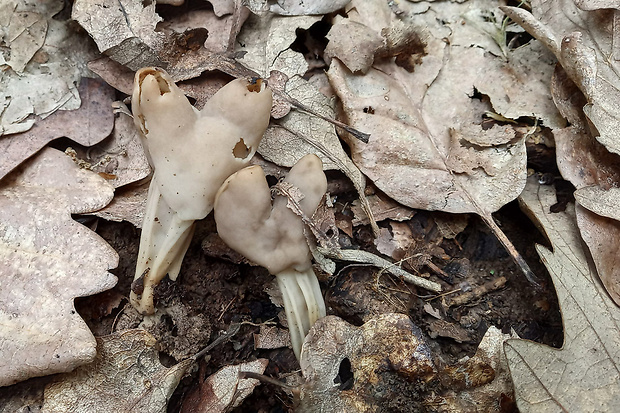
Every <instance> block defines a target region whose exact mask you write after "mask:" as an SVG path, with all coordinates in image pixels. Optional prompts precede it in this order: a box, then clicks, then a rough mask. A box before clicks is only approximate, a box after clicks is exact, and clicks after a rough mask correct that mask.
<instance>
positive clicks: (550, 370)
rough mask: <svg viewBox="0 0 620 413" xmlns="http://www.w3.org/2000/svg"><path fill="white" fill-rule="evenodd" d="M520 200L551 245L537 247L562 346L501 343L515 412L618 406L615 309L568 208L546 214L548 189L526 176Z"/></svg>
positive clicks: (551, 198) (619, 315) (618, 319)
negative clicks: (555, 301) (557, 312)
mask: <svg viewBox="0 0 620 413" xmlns="http://www.w3.org/2000/svg"><path fill="white" fill-rule="evenodd" d="M520 201H521V202H522V203H523V205H524V208H525V210H526V212H527V213H529V214H531V215H532V216H533V219H535V220H536V221H537V223H538V224H539V227H540V228H541V229H542V230H543V231H544V232H545V233H546V235H547V238H548V239H549V240H550V241H551V245H552V247H553V251H550V250H548V249H547V248H545V247H542V246H538V247H537V249H538V253H539V255H540V257H541V259H542V261H543V263H544V264H545V265H546V266H547V269H548V270H549V273H550V274H551V277H552V279H553V283H554V285H555V289H556V291H557V294H558V298H559V301H560V309H561V310H562V317H563V320H564V345H563V346H562V348H561V349H554V348H550V347H547V346H545V345H542V344H537V343H533V342H529V341H525V340H508V341H507V342H506V344H505V346H504V348H505V351H506V356H507V358H508V363H509V366H510V371H511V374H512V378H513V381H514V383H515V389H516V395H517V404H518V406H519V409H520V410H521V411H522V412H556V411H566V410H567V409H570V410H571V411H580V412H595V411H612V410H614V409H615V408H616V407H617V406H618V405H620V388H619V387H618V380H620V369H619V368H618V364H619V363H620V334H619V327H620V310H619V309H618V307H617V306H616V305H615V304H614V303H613V301H612V300H610V299H609V297H608V295H607V293H606V292H605V290H604V289H603V288H602V286H601V285H600V283H599V281H598V279H597V277H596V273H595V271H594V270H593V269H592V267H591V266H590V265H589V263H588V260H587V258H586V255H585V253H584V251H583V248H582V246H581V240H580V239H579V234H578V231H577V226H576V223H575V218H574V215H573V212H572V211H566V212H560V213H550V212H549V207H550V206H551V205H553V204H554V203H555V202H556V200H555V195H554V193H553V189H552V188H551V187H549V186H539V185H538V184H536V183H535V182H533V181H531V182H529V183H528V186H527V187H526V190H525V191H524V192H523V194H522V195H521V197H520Z"/></svg>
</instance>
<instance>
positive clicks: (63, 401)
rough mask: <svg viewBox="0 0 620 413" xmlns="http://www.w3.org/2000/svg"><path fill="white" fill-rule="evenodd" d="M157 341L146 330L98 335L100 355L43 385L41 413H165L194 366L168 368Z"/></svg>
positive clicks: (191, 361)
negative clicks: (161, 359)
mask: <svg viewBox="0 0 620 413" xmlns="http://www.w3.org/2000/svg"><path fill="white" fill-rule="evenodd" d="M156 344H157V342H156V340H155V339H154V338H153V336H151V335H150V334H149V333H147V332H146V331H144V330H126V331H120V332H117V333H114V334H111V335H109V336H103V337H97V357H95V360H94V361H93V362H92V363H90V364H87V365H85V366H82V367H79V368H78V369H76V370H75V371H73V372H71V373H67V374H64V375H62V376H59V377H58V378H57V379H56V380H55V381H54V382H53V383H51V384H49V385H47V386H46V387H45V400H44V404H43V410H42V411H43V412H49V413H52V412H53V413H98V412H101V413H109V412H118V413H130V412H140V413H164V412H166V407H167V405H168V400H169V399H170V396H171V395H172V393H173V392H174V389H176V387H177V385H178V384H179V381H180V380H181V378H182V377H183V376H184V375H185V372H186V371H187V369H188V368H189V367H190V366H191V365H192V363H193V362H194V359H193V358H189V359H186V360H184V361H182V362H180V363H178V364H176V365H174V366H173V367H170V368H166V367H164V366H163V365H162V364H161V363H160V361H159V352H158V351H157V349H156Z"/></svg>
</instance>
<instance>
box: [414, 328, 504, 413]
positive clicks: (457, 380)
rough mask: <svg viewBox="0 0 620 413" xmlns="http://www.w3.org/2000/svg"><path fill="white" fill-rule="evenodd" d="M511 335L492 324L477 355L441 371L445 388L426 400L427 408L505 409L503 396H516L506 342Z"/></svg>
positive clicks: (454, 411) (449, 411)
mask: <svg viewBox="0 0 620 413" xmlns="http://www.w3.org/2000/svg"><path fill="white" fill-rule="evenodd" d="M509 338H510V335H508V334H502V332H501V331H500V330H498V329H497V328H496V327H493V326H491V327H489V329H488V330H487V332H486V333H485V335H484V337H483V338H482V341H481V342H480V344H479V345H478V349H477V350H476V354H474V355H473V356H472V357H464V358H463V359H461V360H459V361H458V362H457V363H456V364H454V365H448V366H445V367H444V368H443V369H441V370H440V371H439V372H438V376H439V380H440V381H441V383H442V386H443V387H444V389H445V391H444V392H442V393H441V394H438V395H431V396H430V397H429V398H427V399H426V401H425V407H426V409H427V410H426V411H428V412H437V413H439V412H442V413H461V412H485V413H491V412H497V413H500V412H506V411H510V410H506V409H505V407H504V406H503V405H502V399H503V398H508V399H509V400H513V399H514V391H513V384H512V380H511V378H510V371H509V369H508V361H507V360H506V356H505V355H504V352H503V343H504V342H505V341H506V340H507V339H509Z"/></svg>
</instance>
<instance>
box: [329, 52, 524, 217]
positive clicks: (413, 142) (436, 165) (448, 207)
mask: <svg viewBox="0 0 620 413" xmlns="http://www.w3.org/2000/svg"><path fill="white" fill-rule="evenodd" d="M429 59H431V60H432V57H429ZM462 63H464V62H460V63H459V64H462ZM375 67H377V68H378V69H380V70H378V69H370V70H369V72H368V73H367V74H366V75H365V76H359V75H355V74H353V73H351V72H350V71H348V69H346V68H345V67H344V66H343V65H342V64H340V63H339V62H338V60H337V59H334V61H333V62H332V65H331V67H330V70H329V72H328V74H329V76H330V80H332V82H333V85H334V87H335V89H336V91H337V93H338V95H339V97H340V99H341V100H342V102H343V106H344V110H345V113H346V115H347V120H348V123H349V124H350V125H351V126H352V127H354V128H356V129H358V130H363V131H365V132H369V133H370V134H371V138H370V142H369V143H368V144H364V143H362V142H360V141H358V140H356V139H347V143H348V144H349V146H350V147H351V155H352V157H353V161H354V162H355V163H356V165H357V166H358V167H359V168H360V169H361V170H362V172H363V173H364V174H365V175H367V176H368V177H369V178H370V179H372V180H373V182H374V183H375V184H376V185H377V187H379V189H381V190H382V191H384V192H385V193H386V194H387V195H389V196H390V197H392V198H394V199H395V200H396V201H398V202H400V203H402V204H404V205H407V206H410V207H412V208H421V209H429V210H442V211H446V212H460V213H464V212H477V213H480V212H482V211H483V213H489V212H494V211H496V210H497V209H499V208H500V207H502V206H503V205H504V204H506V203H507V202H509V201H511V200H512V199H514V198H515V197H516V196H517V195H518V194H519V192H520V191H521V189H522V187H523V184H524V179H525V145H524V142H523V140H521V139H518V138H516V137H515V135H514V132H511V130H510V128H506V129H504V130H502V132H500V133H503V134H505V137H506V139H505V142H506V141H507V143H506V144H503V145H499V146H495V147H492V148H486V149H485V148H483V149H478V148H475V147H472V146H463V145H462V143H461V142H462V139H459V138H457V137H456V136H457V135H455V134H454V133H452V134H450V130H449V126H450V125H452V127H453V128H455V130H457V129H458V128H460V127H461V126H467V127H469V124H470V122H471V121H473V120H474V119H475V118H476V117H475V116H472V115H469V114H468V115H465V117H466V118H469V119H463V120H462V121H461V122H459V121H458V119H456V117H457V116H458V115H456V114H455V113H453V112H455V111H458V110H460V109H459V108H463V107H465V108H467V106H466V105H467V104H468V103H467V101H468V100H470V99H469V98H468V97H467V94H466V92H465V91H464V90H461V91H460V93H459V94H457V96H453V97H452V99H453V100H454V101H456V102H458V103H453V104H449V103H448V102H447V100H449V99H450V97H449V96H445V99H444V98H440V99H436V100H435V103H436V105H437V106H435V107H432V108H430V109H429V110H432V111H438V110H440V109H439V108H443V109H441V110H445V115H444V116H445V118H444V119H437V120H436V122H434V123H433V125H434V126H433V128H434V129H437V131H436V132H433V131H431V130H429V126H428V124H427V123H426V121H425V119H424V117H425V116H426V115H427V113H425V111H423V108H421V107H420V106H419V102H421V101H422V100H423V99H424V95H425V90H424V89H425V87H424V86H423V85H424V84H425V83H431V82H432V81H433V77H431V78H430V79H428V78H426V79H425V78H424V77H421V76H422V75H421V74H419V72H418V70H416V71H415V72H413V73H411V74H409V73H407V72H406V71H405V73H402V70H401V69H400V68H398V67H397V66H395V65H393V64H387V65H385V64H384V65H375ZM420 69H421V70H420V72H423V71H424V67H421V68H420ZM436 69H437V71H438V70H439V67H437V68H436ZM453 70H456V67H454V68H453ZM453 73H455V72H453ZM436 74H437V72H435V75H436ZM420 77H421V78H420ZM442 83H443V82H442ZM464 83H465V82H463V80H462V79H460V80H459V79H457V78H455V79H453V80H452V82H450V83H449V84H445V83H443V85H442V86H437V87H441V88H450V87H451V86H450V84H452V85H458V87H459V88H462V85H463V84H464ZM470 87H471V86H470ZM420 89H422V90H420ZM442 90H445V89H442ZM472 90H473V89H472ZM442 93H443V92H442ZM453 93H456V92H455V91H453ZM426 101H428V99H426V100H425V102H426ZM452 105H453V106H452ZM462 105H465V106H462ZM467 110H469V111H472V109H467ZM450 112H452V113H450ZM470 113H471V112H470ZM433 115H435V116H437V114H436V113H433ZM472 118H474V119H472ZM478 130H479V131H482V128H481V127H480V126H478ZM463 151H465V152H469V153H468V154H467V156H462V155H460V156H459V157H458V158H452V157H451V156H452V155H453V154H458V153H459V152H461V153H462V152H463ZM472 156H474V157H478V158H479V159H480V161H482V162H484V164H485V165H487V166H489V168H487V169H488V170H485V169H484V168H483V167H481V166H482V165H481V164H480V163H479V161H475V163H474V164H472V163H471V161H472V160H475V159H474V158H472ZM455 170H456V171H455ZM455 172H456V173H455Z"/></svg>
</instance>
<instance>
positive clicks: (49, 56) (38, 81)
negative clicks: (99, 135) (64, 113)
mask: <svg viewBox="0 0 620 413" xmlns="http://www.w3.org/2000/svg"><path fill="white" fill-rule="evenodd" d="M64 6H65V2H64V1H63V0H51V1H45V2H30V1H25V0H6V1H2V4H0V40H1V42H2V45H3V46H2V50H1V51H0V64H1V65H3V67H4V68H6V69H3V70H2V72H1V73H0V135H6V134H11V133H19V132H24V131H27V130H28V129H30V128H31V127H32V125H33V124H34V123H35V118H33V116H31V115H35V117H37V118H45V117H46V116H49V115H50V114H51V113H53V112H55V111H56V110H59V109H62V110H74V109H77V108H79V107H80V103H81V102H80V95H79V93H78V90H77V85H78V84H80V78H81V77H82V76H88V75H89V74H88V69H87V68H86V66H85V62H86V61H88V60H90V59H91V58H92V57H93V56H94V53H95V52H96V50H95V47H94V46H93V45H92V43H91V42H89V41H88V37H87V36H86V35H85V34H84V33H78V32H76V31H75V30H73V29H72V28H71V22H70V20H69V19H65V18H64V17H62V16H60V15H59V12H60V11H61V10H62V9H63V7H64ZM91 75H92V74H91Z"/></svg>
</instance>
